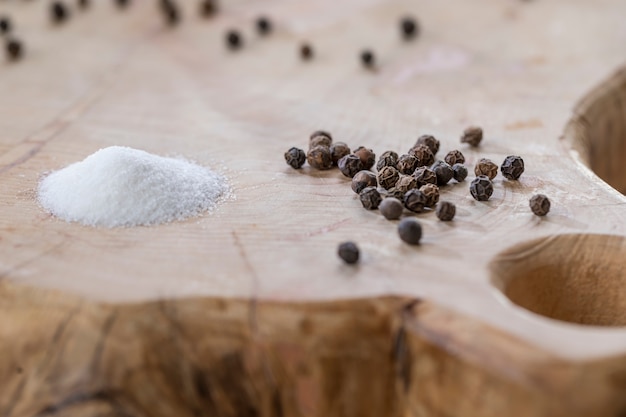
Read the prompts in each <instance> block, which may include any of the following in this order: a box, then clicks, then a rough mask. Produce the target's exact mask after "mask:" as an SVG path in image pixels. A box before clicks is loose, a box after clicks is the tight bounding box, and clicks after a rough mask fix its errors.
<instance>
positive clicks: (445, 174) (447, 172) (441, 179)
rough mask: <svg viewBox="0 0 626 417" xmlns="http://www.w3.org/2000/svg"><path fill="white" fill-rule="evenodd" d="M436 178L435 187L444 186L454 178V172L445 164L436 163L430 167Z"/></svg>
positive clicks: (442, 162)
mask: <svg viewBox="0 0 626 417" xmlns="http://www.w3.org/2000/svg"><path fill="white" fill-rule="evenodd" d="M430 169H432V170H433V171H434V173H435V175H436V176H437V185H446V184H447V183H449V182H450V180H451V179H452V177H454V171H452V167H451V166H450V165H448V163H447V162H444V161H437V162H435V163H434V164H433V166H432V167H430Z"/></svg>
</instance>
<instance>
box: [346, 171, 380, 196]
mask: <svg viewBox="0 0 626 417" xmlns="http://www.w3.org/2000/svg"><path fill="white" fill-rule="evenodd" d="M377 185H378V183H377V182H376V175H374V173H373V172H371V171H365V170H363V171H359V172H357V173H356V174H355V175H354V177H352V184H351V187H352V191H354V192H355V193H357V194H359V193H360V192H361V190H363V188H365V187H376V186H377Z"/></svg>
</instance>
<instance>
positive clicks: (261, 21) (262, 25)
mask: <svg viewBox="0 0 626 417" xmlns="http://www.w3.org/2000/svg"><path fill="white" fill-rule="evenodd" d="M256 30H257V32H259V35H261V36H265V35H269V34H270V33H271V32H272V22H270V20H269V19H268V18H267V17H265V16H261V17H259V18H258V19H257V20H256Z"/></svg>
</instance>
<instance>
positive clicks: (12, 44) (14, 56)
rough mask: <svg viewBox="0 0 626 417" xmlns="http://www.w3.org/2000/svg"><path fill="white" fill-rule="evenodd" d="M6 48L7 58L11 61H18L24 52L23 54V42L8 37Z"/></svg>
mask: <svg viewBox="0 0 626 417" xmlns="http://www.w3.org/2000/svg"><path fill="white" fill-rule="evenodd" d="M5 48H6V54H7V58H8V59H9V60H10V61H17V60H19V59H20V58H21V57H22V54H23V48H22V42H20V41H18V40H16V39H7V41H6V44H5Z"/></svg>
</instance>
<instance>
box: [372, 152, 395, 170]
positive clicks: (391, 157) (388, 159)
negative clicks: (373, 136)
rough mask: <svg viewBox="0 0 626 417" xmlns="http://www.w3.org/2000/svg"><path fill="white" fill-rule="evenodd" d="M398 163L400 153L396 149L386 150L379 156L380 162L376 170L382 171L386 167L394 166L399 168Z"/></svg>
mask: <svg viewBox="0 0 626 417" xmlns="http://www.w3.org/2000/svg"><path fill="white" fill-rule="evenodd" d="M397 164H398V154H397V153H395V152H394V151H385V152H383V154H382V155H381V156H380V157H379V158H378V162H377V163H376V170H377V171H381V170H382V169H383V168H384V167H394V168H397V166H396V165H397Z"/></svg>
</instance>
